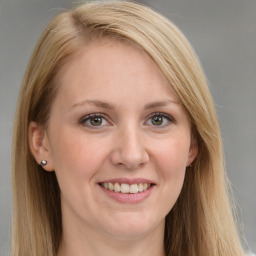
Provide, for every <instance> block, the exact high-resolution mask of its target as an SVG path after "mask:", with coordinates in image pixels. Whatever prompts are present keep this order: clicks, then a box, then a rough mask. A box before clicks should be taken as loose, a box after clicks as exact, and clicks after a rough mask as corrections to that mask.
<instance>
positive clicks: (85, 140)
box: [53, 132, 107, 183]
mask: <svg viewBox="0 0 256 256" xmlns="http://www.w3.org/2000/svg"><path fill="white" fill-rule="evenodd" d="M63 138H65V139H63ZM105 144H106V143H104V140H101V143H97V140H95V139H94V138H90V137H88V136H84V135H83V134H75V133H74V132H73V133H72V132H63V133H62V134H61V133H59V134H58V135H57V136H56V137H55V140H54V142H53V146H54V149H53V161H54V167H55V171H56V174H57V175H58V174H59V176H65V177H66V176H68V178H69V179H70V180H71V179H77V181H76V182H78V183H79V181H82V179H80V178H82V177H83V178H85V177H86V178H88V179H91V178H92V177H93V175H94V174H95V172H96V170H98V169H99V167H100V166H101V165H102V162H103V161H104V160H105V158H106V155H107V152H106V150H105V149H107V145H105ZM60 174H61V175H60ZM60 178H62V177H60Z"/></svg>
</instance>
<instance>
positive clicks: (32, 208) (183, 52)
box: [12, 1, 243, 256]
mask: <svg viewBox="0 0 256 256" xmlns="http://www.w3.org/2000/svg"><path fill="white" fill-rule="evenodd" d="M101 37H111V38H114V39H116V40H125V41H128V42H130V43H132V44H133V45H135V46H137V47H139V48H141V49H142V50H143V51H144V52H146V53H147V54H148V55H149V56H150V57H151V58H152V59H153V60H154V62H155V63H156V65H157V66H158V67H159V68H160V70H161V71H162V73H163V74H164V76H165V77H166V79H167V80H168V81H169V84H170V86H171V87H172V88H173V89H174V91H175V92H176V94H177V95H178V97H179V98H180V100H181V102H182V103H183V105H184V107H185V109H186V111H187V113H188V115H189V117H190V119H191V122H192V132H193V136H196V138H197V141H198V144H199V153H198V156H197V158H196V160H195V162H194V163H193V166H192V167H190V168H189V170H187V172H186V177H185V181H184V186H183V189H182V191H181V194H180V196H179V198H178V200H177V202H176V204H175V206H174V207H173V209H172V210H171V211H170V213H169V214H168V215H167V216H166V224H165V240H164V246H165V252H166V255H167V256H171V255H172V256H174V255H175V256H184V255H187V256H206V255H211V256H227V255H232V256H241V255H243V250H242V248H241V245H240V241H239V237H238V234H237V230H236V227H235V223H234V218H233V216H232V211H231V208H230V205H231V204H230V202H229V196H228V189H227V188H228V183H227V177H226V174H225V170H224V165H223V152H222V140H221V134H220V129H219V125H218V120H217V117H216V112H215V106H214V103H213V100H212V97H211V95H210V92H209V89H208V85H207V82H206V80H205V77H204V74H203V72H202V69H201V67H200V64H199V62H198V59H197V57H196V55H195V53H194V52H193V50H192V48H191V46H190V45H189V43H188V42H187V40H186V39H185V37H184V36H183V35H182V33H181V32H180V31H179V30H178V29H177V28H176V27H175V26H174V25H173V24H172V23H171V22H170V21H169V20H167V19H166V18H165V17H163V16H161V15H160V14H158V13H156V12H155V11H153V10H151V9H150V8H148V7H145V6H142V5H139V4H135V3H131V2H125V1H105V2H95V1H94V2H91V3H86V4H83V5H81V6H79V7H77V8H75V9H73V10H70V11H66V12H64V13H61V14H59V15H57V16H56V17H55V18H54V19H53V20H52V21H51V22H50V24H49V25H48V26H47V28H46V29H45V31H44V32H43V34H42V36H41V38H40V40H39V42H38V44H37V46H36V48H35V50H34V52H33V55H32V57H31V60H30V62H29V65H28V68H27V71H26V74H25V77H24V80H23V84H22V87H21V91H20V96H19V101H18V106H17V112H16V118H15V125H14V135H13V156H12V160H13V230H12V255H13V256H28V255H29V256H45V255H48V256H54V255H56V254H57V250H58V246H59V243H60V241H61V236H62V224H61V209H60V190H59V187H58V182H57V179H56V176H55V174H54V172H52V173H48V172H43V171H42V170H41V168H40V167H39V166H38V164H37V163H36V162H35V160H34V158H33V156H32V154H31V152H30V149H29V143H28V141H29V140H28V126H29V123H30V122H31V121H36V122H38V123H40V124H42V125H45V126H47V121H48V115H49V113H50V109H51V104H52V102H53V100H54V97H55V95H56V93H57V92H58V73H59V70H60V69H61V67H62V66H63V65H64V64H65V63H66V62H67V61H68V60H69V58H71V57H72V56H74V54H76V52H77V51H79V49H80V48H81V47H82V46H83V45H85V44H86V43H89V42H91V43H93V40H97V39H99V38H101Z"/></svg>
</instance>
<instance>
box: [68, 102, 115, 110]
mask: <svg viewBox="0 0 256 256" xmlns="http://www.w3.org/2000/svg"><path fill="white" fill-rule="evenodd" d="M85 104H89V105H93V106H96V107H99V108H105V109H109V110H114V108H115V107H114V105H112V104H109V103H107V102H103V101H99V100H84V101H81V102H78V103H75V104H74V105H72V106H71V108H70V109H73V108H76V107H80V106H83V105H85Z"/></svg>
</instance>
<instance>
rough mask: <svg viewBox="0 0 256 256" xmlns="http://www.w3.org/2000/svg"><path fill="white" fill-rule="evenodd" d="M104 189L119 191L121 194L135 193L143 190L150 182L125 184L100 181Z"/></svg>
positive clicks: (148, 186)
mask: <svg viewBox="0 0 256 256" xmlns="http://www.w3.org/2000/svg"><path fill="white" fill-rule="evenodd" d="M101 185H102V186H103V187H104V188H105V189H108V190H111V191H115V192H121V193H123V194H129V193H131V194H136V193H139V192H143V191H145V190H147V189H148V188H150V187H151V185H150V183H139V184H131V185H129V184H125V183H121V184H119V183H114V184H113V183H111V182H108V183H102V184H101Z"/></svg>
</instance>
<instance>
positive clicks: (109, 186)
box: [108, 183, 114, 191]
mask: <svg viewBox="0 0 256 256" xmlns="http://www.w3.org/2000/svg"><path fill="white" fill-rule="evenodd" d="M108 189H109V190H111V191H113V190H114V185H113V184H112V183H108Z"/></svg>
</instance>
